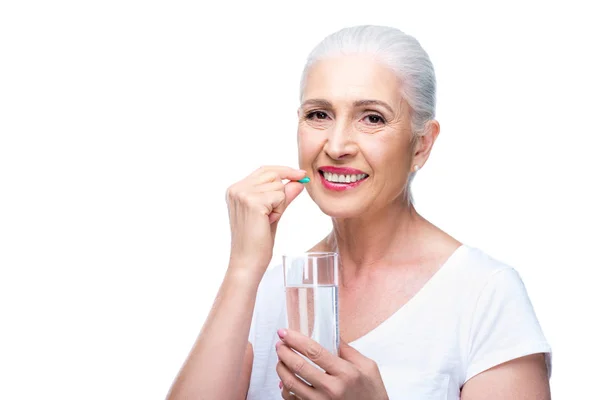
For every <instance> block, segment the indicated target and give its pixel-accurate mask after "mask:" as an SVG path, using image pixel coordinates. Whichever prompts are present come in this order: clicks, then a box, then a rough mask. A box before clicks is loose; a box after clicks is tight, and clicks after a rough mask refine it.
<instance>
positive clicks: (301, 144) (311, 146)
mask: <svg viewBox="0 0 600 400" xmlns="http://www.w3.org/2000/svg"><path fill="white" fill-rule="evenodd" d="M319 133H320V132H315V131H314V130H311V129H310V128H306V127H298V156H299V158H300V160H301V161H302V160H303V161H307V162H312V160H313V159H315V158H316V157H317V155H318V154H319V153H320V152H321V149H322V148H323V142H324V138H325V135H324V134H319Z"/></svg>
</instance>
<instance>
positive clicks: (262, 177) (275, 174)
mask: <svg viewBox="0 0 600 400" xmlns="http://www.w3.org/2000/svg"><path fill="white" fill-rule="evenodd" d="M252 175H253V176H254V177H256V178H257V179H258V181H259V182H260V183H266V182H273V181H275V180H283V179H289V180H290V181H297V180H299V179H302V178H304V177H305V176H306V171H304V170H301V169H296V168H291V167H285V166H278V165H271V166H265V167H260V168H259V169H257V170H256V171H255V172H254V173H253V174H252Z"/></svg>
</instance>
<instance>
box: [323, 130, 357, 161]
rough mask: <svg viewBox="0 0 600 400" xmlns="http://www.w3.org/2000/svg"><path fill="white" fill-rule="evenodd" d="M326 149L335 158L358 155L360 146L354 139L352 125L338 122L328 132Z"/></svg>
mask: <svg viewBox="0 0 600 400" xmlns="http://www.w3.org/2000/svg"><path fill="white" fill-rule="evenodd" d="M324 151H325V153H326V154H327V155H328V156H329V157H330V158H332V159H334V160H341V159H343V158H350V157H352V156H354V155H356V153H357V152H358V146H357V144H356V142H355V141H354V134H353V132H352V127H351V126H349V125H347V124H344V123H341V122H338V123H336V124H335V125H334V126H333V127H332V128H331V129H330V130H329V132H328V136H327V141H326V142H325V146H324Z"/></svg>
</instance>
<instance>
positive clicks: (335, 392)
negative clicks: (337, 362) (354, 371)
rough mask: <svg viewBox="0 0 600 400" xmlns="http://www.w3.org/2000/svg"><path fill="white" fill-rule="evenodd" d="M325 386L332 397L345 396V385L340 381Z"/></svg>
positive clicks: (339, 397)
mask: <svg viewBox="0 0 600 400" xmlns="http://www.w3.org/2000/svg"><path fill="white" fill-rule="evenodd" d="M323 388H324V389H325V392H326V393H327V395H328V396H329V397H331V398H332V399H341V398H343V397H344V387H343V386H342V385H341V384H340V382H338V381H335V382H334V383H332V384H329V385H327V386H324V387H323Z"/></svg>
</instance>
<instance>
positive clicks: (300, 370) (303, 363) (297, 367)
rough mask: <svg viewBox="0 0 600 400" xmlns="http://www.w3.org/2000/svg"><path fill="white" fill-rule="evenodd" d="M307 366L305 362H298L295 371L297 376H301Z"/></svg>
mask: <svg viewBox="0 0 600 400" xmlns="http://www.w3.org/2000/svg"><path fill="white" fill-rule="evenodd" d="M305 365H306V363H305V362H304V360H298V361H296V363H295V364H294V368H293V371H294V372H295V373H296V374H300V372H302V370H303V369H304V366H305Z"/></svg>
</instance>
